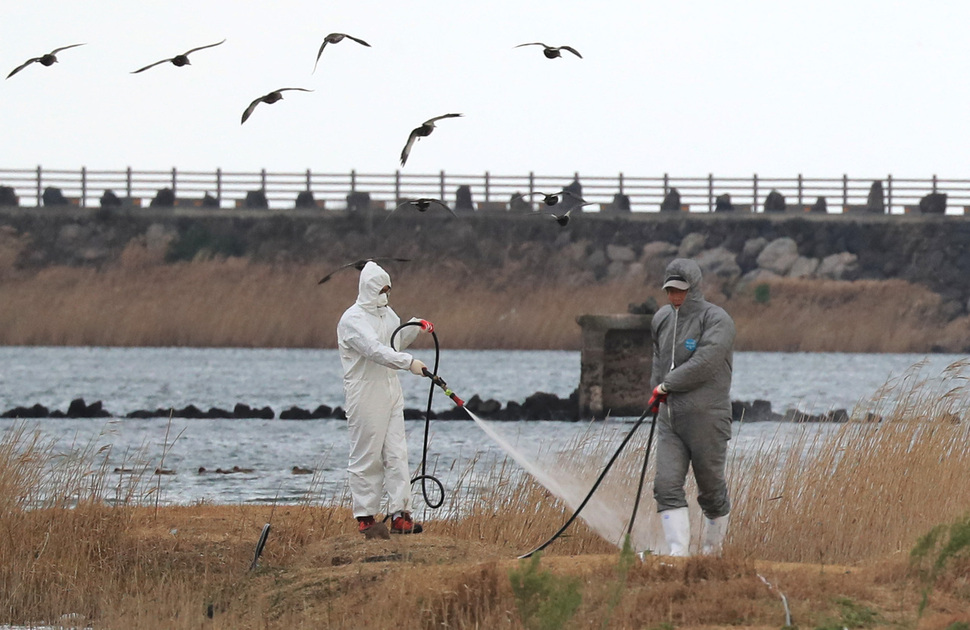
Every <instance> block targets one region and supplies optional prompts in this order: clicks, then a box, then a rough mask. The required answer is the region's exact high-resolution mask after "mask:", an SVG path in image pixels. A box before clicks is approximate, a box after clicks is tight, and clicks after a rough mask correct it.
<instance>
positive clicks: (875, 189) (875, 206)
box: [866, 180, 886, 214]
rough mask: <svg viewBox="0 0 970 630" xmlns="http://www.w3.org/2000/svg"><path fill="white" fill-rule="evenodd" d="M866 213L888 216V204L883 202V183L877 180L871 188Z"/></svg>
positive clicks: (867, 198)
mask: <svg viewBox="0 0 970 630" xmlns="http://www.w3.org/2000/svg"><path fill="white" fill-rule="evenodd" d="M866 212H871V213H872V214H886V203H885V201H883V195H882V182H881V181H879V180H876V181H874V182H872V186H871V187H870V188H869V196H868V197H866Z"/></svg>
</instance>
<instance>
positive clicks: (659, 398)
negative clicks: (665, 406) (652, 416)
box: [647, 383, 667, 413]
mask: <svg viewBox="0 0 970 630" xmlns="http://www.w3.org/2000/svg"><path fill="white" fill-rule="evenodd" d="M665 402H667V388H666V387H664V384H663V383H661V384H660V385H657V386H656V387H654V388H653V395H652V396H650V400H649V401H648V402H647V407H648V408H649V409H650V413H657V412H659V411H660V404H661V403H665Z"/></svg>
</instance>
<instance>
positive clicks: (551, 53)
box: [516, 42, 583, 59]
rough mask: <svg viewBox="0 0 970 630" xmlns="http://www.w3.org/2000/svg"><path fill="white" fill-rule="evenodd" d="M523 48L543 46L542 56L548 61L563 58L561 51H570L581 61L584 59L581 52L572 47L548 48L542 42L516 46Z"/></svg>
mask: <svg viewBox="0 0 970 630" xmlns="http://www.w3.org/2000/svg"><path fill="white" fill-rule="evenodd" d="M523 46H542V54H543V55H545V56H546V59H556V58H557V57H562V52H561V51H563V50H568V51H569V52H571V53H572V54H574V55H576V56H577V57H579V58H580V59H582V58H583V56H582V55H580V54H579V51H578V50H576V49H575V48H573V47H572V46H547V45H546V44H543V43H542V42H529V43H528V44H519V45H518V46H516V48H522V47H523Z"/></svg>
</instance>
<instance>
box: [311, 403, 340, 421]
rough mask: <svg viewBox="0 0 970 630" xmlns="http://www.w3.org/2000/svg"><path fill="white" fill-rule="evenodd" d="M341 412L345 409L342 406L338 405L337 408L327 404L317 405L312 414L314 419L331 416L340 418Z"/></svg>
mask: <svg viewBox="0 0 970 630" xmlns="http://www.w3.org/2000/svg"><path fill="white" fill-rule="evenodd" d="M338 411H339V413H338ZM341 414H343V409H340V407H337V409H332V408H331V407H329V406H327V405H317V408H316V409H314V410H313V412H312V413H311V414H310V415H311V417H312V418H313V419H314V420H319V419H323V418H331V417H333V418H339V417H340V415H341Z"/></svg>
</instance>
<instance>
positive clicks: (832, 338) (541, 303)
mask: <svg viewBox="0 0 970 630" xmlns="http://www.w3.org/2000/svg"><path fill="white" fill-rule="evenodd" d="M389 268H390V271H391V274H392V278H393V279H394V293H393V294H392V301H391V303H392V304H393V305H394V307H395V309H396V310H397V312H398V313H399V314H400V315H401V316H402V318H405V319H406V318H407V317H410V316H412V315H418V316H421V317H424V318H427V319H430V320H432V321H433V322H435V325H436V326H437V330H438V332H439V337H440V338H441V340H442V343H443V345H444V347H451V348H470V349H493V348H508V349H578V348H579V347H580V334H579V332H580V331H579V327H578V325H577V324H576V317H577V316H579V315H582V314H606V313H625V312H627V308H628V306H629V305H630V304H631V303H640V302H643V301H644V300H647V299H649V298H653V299H656V300H658V301H659V302H660V303H663V300H664V297H663V295H662V292H661V291H660V290H658V289H657V288H656V286H654V285H655V284H656V282H654V281H653V279H647V280H644V279H643V278H632V279H630V278H627V279H617V280H611V281H602V282H594V281H591V280H588V279H583V280H577V279H576V278H571V277H543V276H536V275H535V274H532V273H529V270H528V269H524V268H518V267H516V266H515V265H514V264H507V265H505V266H504V267H503V268H501V269H498V270H492V271H489V272H487V273H482V272H479V271H477V270H474V269H469V268H466V267H464V266H463V265H462V264H461V263H460V262H456V261H450V262H449V263H447V264H445V265H442V266H432V265H428V264H421V263H412V264H410V265H398V266H396V267H395V266H393V265H389ZM331 270H332V267H323V266H322V265H318V264H312V265H295V264H294V265H269V264H262V263H252V262H249V261H247V260H244V259H228V260H209V261H196V262H191V263H180V264H172V265H163V264H159V261H158V260H155V259H152V258H151V257H150V256H149V255H148V254H146V253H145V252H144V251H140V250H139V249H138V248H131V247H130V248H129V249H128V250H126V252H125V254H124V255H123V256H122V257H121V262H120V263H119V264H117V265H114V266H111V267H109V268H105V269H102V270H94V269H90V268H68V267H49V268H46V269H43V270H40V271H35V272H15V271H10V270H8V271H5V272H4V273H2V274H0V344H4V345H93V346H102V345H106V346H236V347H311V348H329V347H333V346H334V344H335V332H334V329H335V326H336V322H337V319H338V318H339V316H340V314H341V313H342V312H343V310H344V309H345V308H346V307H347V306H349V305H350V304H351V303H352V302H353V300H354V299H355V297H356V277H357V276H356V273H355V272H354V271H353V270H350V271H348V272H346V273H343V274H339V275H337V276H336V277H334V279H333V280H331V281H330V282H329V283H327V284H325V285H321V286H318V285H317V280H318V279H319V278H320V277H322V276H323V275H324V274H326V273H327V272H329V271H331ZM707 294H708V297H709V299H711V300H712V301H714V302H716V303H718V304H721V305H722V306H724V307H725V308H726V309H727V310H728V311H729V312H730V313H731V314H732V315H733V317H734V318H735V320H736V322H737V326H738V339H737V349H738V350H757V351H831V352H931V351H948V352H962V351H965V350H967V348H968V346H970V342H968V341H967V340H968V339H970V318H968V317H962V318H958V319H956V320H953V321H950V322H947V321H946V319H945V318H944V317H943V316H942V315H941V314H940V298H939V296H938V295H936V294H934V293H932V292H930V291H929V290H927V289H925V288H922V287H919V286H915V285H911V284H907V283H905V282H902V281H897V280H891V281H882V282H876V281H856V282H824V281H807V280H805V281H796V280H779V281H777V282H774V283H772V284H770V285H769V292H768V293H767V299H766V297H765V296H766V294H765V293H764V291H763V290H762V293H760V294H757V295H756V293H755V291H754V289H753V288H749V289H747V290H745V291H741V292H739V293H736V294H735V295H732V296H730V297H727V296H725V295H724V294H722V293H721V292H720V291H719V290H718V289H717V288H716V287H715V286H710V287H708V288H707Z"/></svg>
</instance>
